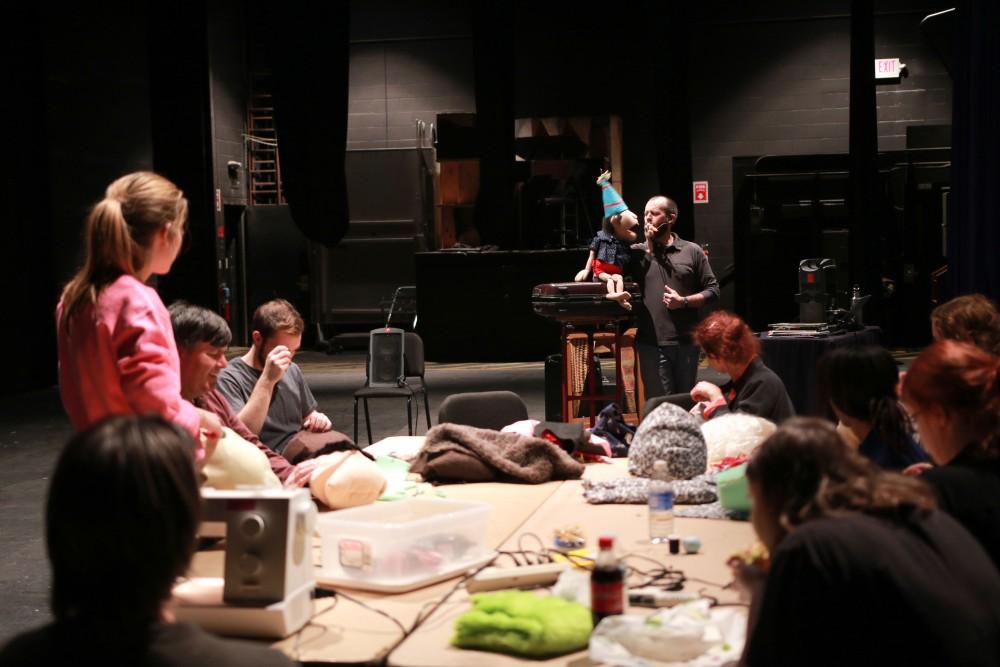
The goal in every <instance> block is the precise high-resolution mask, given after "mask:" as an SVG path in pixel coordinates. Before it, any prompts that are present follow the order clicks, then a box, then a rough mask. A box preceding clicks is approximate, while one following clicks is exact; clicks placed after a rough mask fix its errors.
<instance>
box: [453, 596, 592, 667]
mask: <svg viewBox="0 0 1000 667" xmlns="http://www.w3.org/2000/svg"><path fill="white" fill-rule="evenodd" d="M593 627H594V626H593V621H592V620H591V616H590V610H589V609H587V608H586V607H584V606H583V605H580V604H577V603H575V602H569V601H568V600H564V599H563V598H560V597H556V596H552V595H550V596H546V597H541V596H538V595H535V594H534V593H530V592H527V591H497V592H495V593H476V594H475V595H473V596H472V609H470V610H469V611H467V612H465V613H464V614H462V615H461V616H459V617H458V618H457V619H455V634H454V636H453V637H452V638H451V643H452V645H454V646H458V647H459V648H471V649H478V650H481V651H496V652H499V653H512V654H514V655H520V656H525V657H529V658H545V657H550V656H555V655H562V654H563V653H571V652H573V651H579V650H580V649H583V648H586V647H587V642H588V641H589V639H590V632H591V630H593Z"/></svg>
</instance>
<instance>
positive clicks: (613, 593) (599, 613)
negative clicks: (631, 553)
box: [590, 536, 625, 626]
mask: <svg viewBox="0 0 1000 667" xmlns="http://www.w3.org/2000/svg"><path fill="white" fill-rule="evenodd" d="M597 545H598V547H599V548H600V551H598V553H597V560H596V561H595V562H594V570H593V571H592V572H591V574H590V610H591V613H592V614H593V616H594V625H595V626H596V625H597V624H598V623H600V621H601V619H602V618H604V617H605V616H613V615H615V614H621V613H624V612H625V567H624V566H623V565H622V564H621V563H620V562H619V561H618V558H617V557H616V556H615V550H614V547H615V538H613V537H607V536H605V537H601V538H600V539H599V540H598V542H597Z"/></svg>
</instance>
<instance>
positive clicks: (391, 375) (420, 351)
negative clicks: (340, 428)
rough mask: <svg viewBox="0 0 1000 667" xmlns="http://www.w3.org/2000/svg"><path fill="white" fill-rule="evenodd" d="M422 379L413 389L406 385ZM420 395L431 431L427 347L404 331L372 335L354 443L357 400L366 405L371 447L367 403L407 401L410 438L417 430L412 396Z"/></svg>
mask: <svg viewBox="0 0 1000 667" xmlns="http://www.w3.org/2000/svg"><path fill="white" fill-rule="evenodd" d="M410 378H416V379H419V381H420V382H419V384H418V385H417V386H416V387H414V386H412V385H411V384H409V383H408V382H407V380H408V379H410ZM416 392H420V393H422V394H423V397H424V412H425V414H426V417H427V428H430V427H431V411H430V401H429V398H428V391H427V381H426V380H425V378H424V343H423V341H422V340H421V339H420V336H418V335H417V334H415V333H413V332H411V331H403V330H402V329H394V328H390V327H383V328H380V329H373V330H372V331H371V332H370V333H369V343H368V363H367V364H366V366H365V384H364V386H363V387H361V388H360V389H358V390H357V391H355V392H354V441H355V442H357V441H358V400H359V399H360V400H361V401H362V402H363V403H364V407H365V427H366V429H367V432H368V444H371V443H372V426H371V414H370V413H369V411H368V399H372V398H405V399H406V428H407V432H408V433H409V434H410V435H413V432H414V430H415V429H416V420H415V419H414V415H413V408H412V404H413V396H414V394H415V393H416Z"/></svg>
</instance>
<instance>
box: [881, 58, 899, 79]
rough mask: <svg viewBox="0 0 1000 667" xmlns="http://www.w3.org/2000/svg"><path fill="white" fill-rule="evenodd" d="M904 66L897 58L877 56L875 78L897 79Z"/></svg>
mask: <svg viewBox="0 0 1000 667" xmlns="http://www.w3.org/2000/svg"><path fill="white" fill-rule="evenodd" d="M904 67H906V65H905V64H903V63H901V62H899V58H879V59H878V60H876V61H875V78H876V79H898V78H899V77H900V76H901V75H902V72H903V68H904Z"/></svg>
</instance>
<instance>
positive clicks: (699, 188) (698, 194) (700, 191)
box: [694, 181, 708, 204]
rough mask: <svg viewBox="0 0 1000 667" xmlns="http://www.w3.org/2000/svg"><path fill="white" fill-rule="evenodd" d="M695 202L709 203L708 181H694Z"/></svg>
mask: <svg viewBox="0 0 1000 667" xmlns="http://www.w3.org/2000/svg"><path fill="white" fill-rule="evenodd" d="M694 203H695V204H707V203H708V181H695V182H694Z"/></svg>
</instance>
